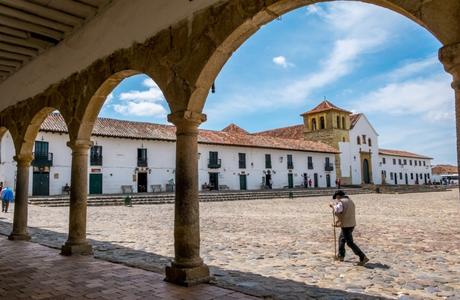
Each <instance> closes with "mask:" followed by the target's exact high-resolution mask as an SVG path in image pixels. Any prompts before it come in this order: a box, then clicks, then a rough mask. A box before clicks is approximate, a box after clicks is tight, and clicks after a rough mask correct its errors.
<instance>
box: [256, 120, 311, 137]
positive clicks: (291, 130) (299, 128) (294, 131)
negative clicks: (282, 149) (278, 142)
mask: <svg viewBox="0 0 460 300" xmlns="http://www.w3.org/2000/svg"><path fill="white" fill-rule="evenodd" d="M303 131H304V125H303V124H301V125H294V126H288V127H283V128H276V129H272V130H266V131H261V132H256V133H253V134H254V135H262V136H272V137H278V138H283V139H296V140H299V139H303V137H304V134H303Z"/></svg>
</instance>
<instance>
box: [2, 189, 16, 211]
mask: <svg viewBox="0 0 460 300" xmlns="http://www.w3.org/2000/svg"><path fill="white" fill-rule="evenodd" d="M0 196H1V198H2V212H6V213H7V212H8V207H9V206H10V202H13V199H14V194H13V191H12V190H11V189H10V188H9V187H6V188H4V189H3V190H2V191H1V193H0Z"/></svg>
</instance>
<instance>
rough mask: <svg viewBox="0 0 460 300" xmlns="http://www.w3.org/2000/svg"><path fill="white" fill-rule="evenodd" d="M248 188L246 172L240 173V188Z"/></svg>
mask: <svg viewBox="0 0 460 300" xmlns="http://www.w3.org/2000/svg"><path fill="white" fill-rule="evenodd" d="M247 189H248V181H247V178H246V174H241V175H240V190H247Z"/></svg>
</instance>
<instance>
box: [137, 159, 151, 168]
mask: <svg viewBox="0 0 460 300" xmlns="http://www.w3.org/2000/svg"><path fill="white" fill-rule="evenodd" d="M137 166H138V167H144V168H146V167H148V163H147V157H138V158H137Z"/></svg>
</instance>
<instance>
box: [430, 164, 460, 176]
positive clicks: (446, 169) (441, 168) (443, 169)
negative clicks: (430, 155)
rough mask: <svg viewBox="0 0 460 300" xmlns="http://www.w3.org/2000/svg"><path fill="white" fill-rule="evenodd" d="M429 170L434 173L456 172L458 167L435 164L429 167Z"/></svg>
mask: <svg viewBox="0 0 460 300" xmlns="http://www.w3.org/2000/svg"><path fill="white" fill-rule="evenodd" d="M431 172H432V173H433V174H435V175H440V174H457V173H458V168H457V166H452V165H436V166H434V167H433V168H431Z"/></svg>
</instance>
